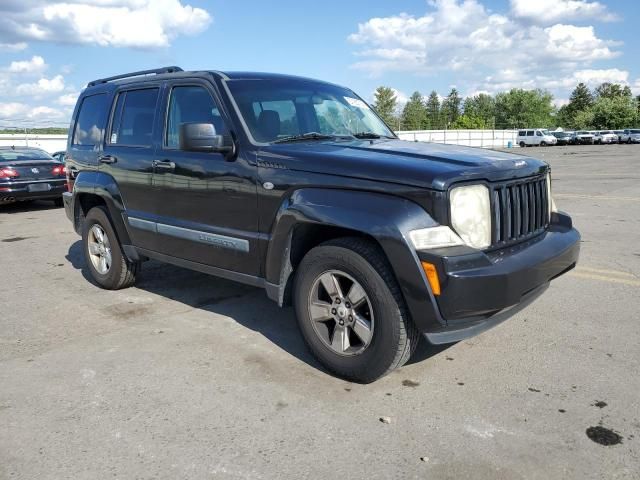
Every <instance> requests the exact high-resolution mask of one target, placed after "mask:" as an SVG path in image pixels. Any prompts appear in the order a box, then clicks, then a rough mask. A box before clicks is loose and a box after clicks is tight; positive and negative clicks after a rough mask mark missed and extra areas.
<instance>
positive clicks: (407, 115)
mask: <svg viewBox="0 0 640 480" xmlns="http://www.w3.org/2000/svg"><path fill="white" fill-rule="evenodd" d="M426 115H427V111H426V109H425V104H424V99H423V98H422V95H421V94H420V92H413V95H411V98H410V99H409V101H408V102H407V103H406V105H405V106H404V109H403V110H402V128H403V129H404V130H420V129H422V128H424V125H425V123H426V121H425V120H426Z"/></svg>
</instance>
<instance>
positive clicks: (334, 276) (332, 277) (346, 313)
mask: <svg viewBox="0 0 640 480" xmlns="http://www.w3.org/2000/svg"><path fill="white" fill-rule="evenodd" d="M308 309H309V317H310V319H311V322H312V324H313V330H314V331H315V333H316V334H317V335H318V337H319V338H320V339H321V340H322V342H323V343H324V344H325V346H327V347H328V348H330V349H331V350H332V351H333V352H334V353H337V354H339V355H345V356H349V355H358V354H360V353H362V352H363V351H364V350H365V349H366V348H367V347H368V346H369V345H370V343H371V340H372V339H373V329H374V318H373V308H372V306H371V301H370V299H369V296H368V295H367V293H366V292H365V290H364V288H362V285H360V283H358V281H357V280H355V279H354V278H353V277H352V276H350V275H349V274H347V273H345V272H342V271H340V270H329V271H326V272H324V273H322V274H320V275H319V276H318V277H317V278H316V279H315V281H314V282H313V285H312V287H311V291H310V292H309V301H308Z"/></svg>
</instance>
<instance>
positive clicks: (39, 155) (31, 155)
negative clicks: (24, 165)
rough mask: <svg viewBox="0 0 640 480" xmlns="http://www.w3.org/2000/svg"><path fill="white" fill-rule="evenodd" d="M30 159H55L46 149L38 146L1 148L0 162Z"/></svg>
mask: <svg viewBox="0 0 640 480" xmlns="http://www.w3.org/2000/svg"><path fill="white" fill-rule="evenodd" d="M30 160H53V157H52V156H51V155H49V154H48V153H47V152H45V151H44V150H40V149H37V148H15V149H13V148H12V149H11V150H9V149H7V150H0V162H14V161H17V162H20V161H25V162H26V161H30Z"/></svg>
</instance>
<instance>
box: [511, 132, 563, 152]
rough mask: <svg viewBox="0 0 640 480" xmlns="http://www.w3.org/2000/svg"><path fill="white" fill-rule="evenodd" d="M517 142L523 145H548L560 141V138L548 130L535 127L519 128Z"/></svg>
mask: <svg viewBox="0 0 640 480" xmlns="http://www.w3.org/2000/svg"><path fill="white" fill-rule="evenodd" d="M516 143H517V144H518V145H520V146H521V147H530V146H532V145H539V146H541V147H546V146H547V145H555V144H556V143H558V139H557V138H556V137H554V136H553V135H551V134H550V133H549V131H548V130H544V129H542V128H535V129H532V130H518V137H517V138H516Z"/></svg>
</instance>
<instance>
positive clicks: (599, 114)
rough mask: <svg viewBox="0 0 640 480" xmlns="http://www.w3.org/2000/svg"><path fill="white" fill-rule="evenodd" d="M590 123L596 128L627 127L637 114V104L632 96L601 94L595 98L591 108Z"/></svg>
mask: <svg viewBox="0 0 640 480" xmlns="http://www.w3.org/2000/svg"><path fill="white" fill-rule="evenodd" d="M591 112H592V115H593V120H592V125H593V126H594V127H595V128H598V129H605V128H606V129H619V128H628V127H629V126H630V125H633V124H634V123H635V122H636V120H637V116H638V111H637V106H636V102H635V100H634V98H633V97H632V96H626V95H622V94H621V95H618V96H614V97H613V98H612V97H608V96H603V97H599V98H598V99H597V100H596V103H595V104H594V105H593V108H592V109H591Z"/></svg>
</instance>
